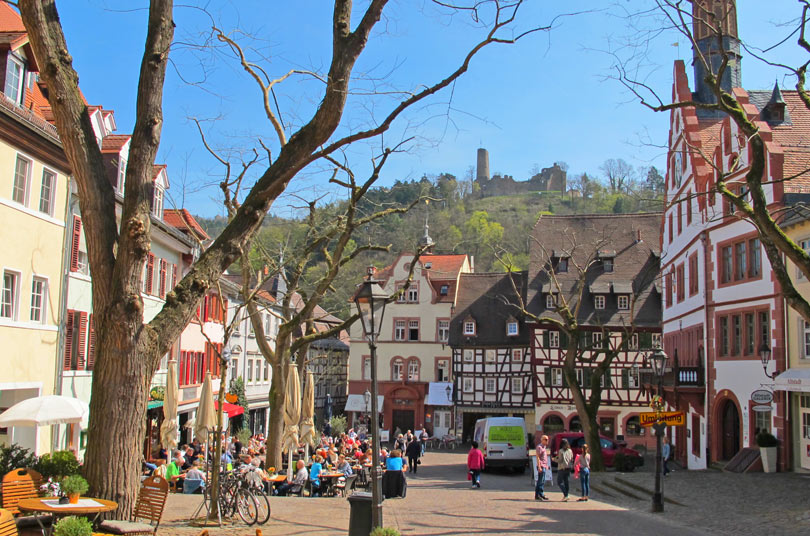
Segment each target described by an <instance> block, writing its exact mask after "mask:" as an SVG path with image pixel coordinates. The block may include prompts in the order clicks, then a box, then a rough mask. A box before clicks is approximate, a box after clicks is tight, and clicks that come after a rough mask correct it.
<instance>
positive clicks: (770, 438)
mask: <svg viewBox="0 0 810 536" xmlns="http://www.w3.org/2000/svg"><path fill="white" fill-rule="evenodd" d="M757 446H758V447H759V455H760V457H761V458H762V470H763V471H765V472H766V473H775V472H776V447H778V446H779V440H778V439H776V437H774V435H773V434H771V433H770V432H765V431H763V432H760V433H759V434H757Z"/></svg>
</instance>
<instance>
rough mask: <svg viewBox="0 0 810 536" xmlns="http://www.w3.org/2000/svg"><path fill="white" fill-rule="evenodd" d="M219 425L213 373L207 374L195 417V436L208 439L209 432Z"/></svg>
mask: <svg viewBox="0 0 810 536" xmlns="http://www.w3.org/2000/svg"><path fill="white" fill-rule="evenodd" d="M216 427H217V412H216V411H215V410H214V389H213V388H212V387H211V373H210V372H207V373H206V374H205V380H203V386H202V391H200V406H199V407H198V408H197V416H196V417H195V418H194V436H195V437H196V438H197V439H199V438H200V437H203V438H204V441H208V433H209V432H210V431H211V430H213V429H214V428H216Z"/></svg>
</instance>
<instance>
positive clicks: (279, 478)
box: [267, 475, 287, 488]
mask: <svg viewBox="0 0 810 536" xmlns="http://www.w3.org/2000/svg"><path fill="white" fill-rule="evenodd" d="M286 481H287V475H273V476H270V477H267V482H270V484H272V486H273V488H275V487H276V486H278V485H279V484H281V483H283V482H286Z"/></svg>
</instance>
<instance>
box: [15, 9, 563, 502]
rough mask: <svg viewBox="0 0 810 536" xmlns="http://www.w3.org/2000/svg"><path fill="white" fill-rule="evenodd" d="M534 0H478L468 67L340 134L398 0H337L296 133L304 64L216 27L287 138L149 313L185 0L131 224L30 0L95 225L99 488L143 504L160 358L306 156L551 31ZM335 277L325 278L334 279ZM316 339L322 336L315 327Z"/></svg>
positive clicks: (153, 77)
mask: <svg viewBox="0 0 810 536" xmlns="http://www.w3.org/2000/svg"><path fill="white" fill-rule="evenodd" d="M522 3H523V2H522V1H520V0H516V1H513V2H499V1H493V2H491V3H489V2H483V3H482V2H476V3H474V4H472V7H471V8H468V9H470V13H472V14H473V15H474V17H475V20H477V21H481V20H483V19H482V17H483V16H484V15H485V13H484V11H486V10H489V11H488V12H487V13H486V16H487V17H488V20H491V21H492V22H491V23H490V24H489V25H488V26H487V28H486V30H485V31H484V34H485V35H484V36H483V37H482V38H481V40H480V41H479V42H478V43H476V44H475V45H474V46H473V47H472V48H471V49H470V50H469V52H468V53H467V54H466V55H465V56H464V57H463V58H462V59H461V60H460V62H459V64H458V67H457V68H455V69H454V70H453V71H452V72H450V73H449V74H447V75H446V76H445V77H444V78H442V79H441V80H440V81H438V82H436V83H432V84H425V85H420V86H418V88H417V89H415V90H413V91H410V92H406V93H405V96H404V97H403V98H402V100H401V101H399V102H396V103H394V105H393V106H392V108H390V110H389V111H388V112H387V113H385V114H384V115H383V116H382V118H381V119H380V120H379V121H378V122H375V123H374V124H373V125H372V126H371V127H368V128H366V129H365V130H352V131H350V132H349V133H346V134H341V135H339V136H335V132H336V131H337V129H338V127H339V126H340V125H341V121H342V119H343V113H344V108H345V105H346V100H347V96H348V95H349V93H350V91H351V85H350V81H351V80H352V73H353V70H354V67H355V63H356V61H357V60H358V58H359V57H360V55H361V54H362V53H363V51H364V50H365V48H366V45H367V44H368V41H369V38H370V37H371V34H372V30H373V29H374V28H375V25H376V24H377V22H378V21H379V20H380V19H381V17H382V16H383V11H384V8H385V6H386V4H387V1H386V0H371V1H370V2H368V3H367V4H364V7H363V8H362V9H358V10H355V9H353V4H352V2H351V0H336V1H335V2H334V11H333V23H332V29H331V34H332V35H331V44H332V55H331V60H330V62H329V65H328V70H327V72H326V73H325V75H323V76H322V77H321V78H322V80H323V93H322V97H321V99H320V103H319V106H318V107H317V109H316V110H315V111H314V112H313V114H312V116H311V118H309V119H308V120H305V121H303V122H302V123H301V125H302V126H300V128H298V129H297V130H296V131H295V132H292V131H290V130H288V129H287V128H285V127H284V125H283V123H282V122H281V121H280V118H279V117H280V116H279V115H278V114H277V113H276V111H274V109H273V106H271V105H270V100H271V99H270V97H271V96H272V90H273V88H274V87H275V86H276V85H278V84H279V83H281V82H282V81H283V80H285V79H287V78H288V77H289V76H290V75H292V73H290V75H287V76H282V77H279V78H272V77H270V76H268V75H267V71H265V70H263V69H262V68H261V67H259V66H257V65H256V64H254V63H253V62H252V61H251V60H250V59H248V58H247V57H246V55H245V54H243V53H241V52H240V49H239V47H238V46H235V45H236V44H235V43H234V42H233V41H231V40H230V38H229V37H228V35H227V34H226V33H225V32H223V31H220V30H217V29H215V30H214V31H215V35H216V38H217V39H219V40H220V41H221V42H222V43H224V44H227V45H228V46H229V47H230V48H231V50H232V51H233V53H234V54H235V55H236V57H237V60H238V61H239V62H240V64H241V66H242V67H243V69H244V70H245V71H246V72H247V73H248V74H249V75H250V76H251V77H252V78H253V79H254V80H255V82H256V84H257V86H258V88H259V91H260V94H261V95H262V99H263V102H264V104H265V106H264V110H265V113H266V116H267V119H268V121H269V122H270V124H271V125H272V126H273V128H274V131H275V133H276V136H277V138H278V146H279V147H280V148H279V149H278V151H277V154H276V155H275V158H274V159H271V160H270V161H269V162H268V163H267V166H266V169H265V170H264V171H263V172H262V173H261V175H260V176H259V178H258V180H257V181H256V183H255V185H254V186H253V187H252V188H251V189H250V191H249V192H248V193H247V195H246V197H245V198H244V200H243V202H242V203H241V204H240V206H239V208H238V209H237V211H236V213H235V214H234V215H233V217H232V218H231V220H230V222H229V224H228V225H227V227H226V228H225V229H224V230H223V232H222V233H221V234H220V235H219V237H217V239H216V240H215V241H214V242H213V244H211V246H210V247H209V248H208V249H206V250H205V252H204V253H203V254H202V255H201V256H200V258H199V259H198V260H197V261H196V262H195V263H194V264H193V265H192V266H191V268H190V270H189V271H188V273H187V274H186V275H185V276H184V277H183V279H182V280H181V281H180V282H179V283H178V284H177V286H176V287H175V288H174V289H172V290H171V292H169V293H168V294H167V297H166V303H165V305H164V307H163V308H162V310H161V311H160V312H159V313H158V314H157V315H156V316H155V317H154V319H153V320H152V321H150V322H149V323H145V322H144V317H143V301H142V298H141V295H140V292H139V287H140V279H141V266H142V263H143V261H144V259H145V257H146V255H147V254H148V252H149V250H150V244H151V218H150V192H151V188H150V186H151V173H152V166H153V164H154V161H155V155H156V153H157V149H158V146H159V144H160V137H161V129H162V123H163V114H162V99H163V83H164V79H165V74H166V67H167V65H168V62H169V52H170V50H171V45H172V40H173V37H174V27H175V25H174V22H173V20H172V17H173V2H172V0H152V1H151V2H150V7H149V17H148V27H147V35H146V44H145V47H144V53H143V59H142V62H141V69H140V78H139V82H138V91H137V113H136V120H135V126H134V130H133V134H132V142H131V148H130V153H129V160H128V165H127V170H126V178H125V180H126V186H125V193H124V200H123V206H122V209H121V212H120V222H119V220H118V218H117V217H116V200H115V195H114V192H113V189H112V187H111V185H110V183H109V181H108V180H107V177H106V174H105V169H104V165H103V160H102V157H101V151H100V148H99V145H98V141H97V140H96V138H95V133H94V130H93V127H92V124H91V122H90V118H89V115H88V110H87V105H86V103H85V101H84V99H83V97H82V94H81V92H80V91H79V87H78V79H79V76H78V74H77V73H76V71H75V70H74V69H73V66H72V58H71V56H70V53H69V49H68V46H67V43H66V40H65V37H64V32H63V29H62V26H61V24H60V21H59V15H58V13H57V9H56V4H55V0H20V1H19V2H18V6H19V9H20V12H21V15H22V18H23V22H24V24H25V27H26V30H27V32H28V36H29V39H30V42H31V46H32V49H33V52H34V55H35V56H36V58H37V63H38V65H39V66H40V74H41V78H42V80H43V81H44V82H45V84H46V85H47V87H48V93H49V95H50V105H51V107H52V110H53V114H54V118H55V122H56V125H57V129H58V131H59V135H60V138H61V140H62V143H63V146H64V150H65V153H66V155H67V158H68V161H69V162H70V165H71V168H72V169H71V171H72V174H73V177H74V178H75V180H76V185H77V190H78V195H79V200H80V208H81V212H82V217H83V222H84V225H85V229H86V234H85V236H86V237H87V247H88V257H89V264H90V269H91V272H92V274H93V282H92V288H93V310H94V315H95V329H96V334H97V340H98V343H97V353H96V363H95V370H94V373H93V386H92V395H91V403H90V406H91V416H90V425H89V438H90V439H89V443H88V448H87V456H86V460H87V461H86V462H85V465H84V471H85V475H86V476H87V478H88V480H89V481H90V484H91V489H92V492H93V493H94V494H95V495H96V496H98V497H103V498H106V499H113V500H115V501H117V502H118V504H119V511H118V513H119V514H123V515H126V514H127V513H128V512H130V511H131V509H132V507H133V504H134V499H135V496H136V490H137V486H138V485H139V483H140V479H139V475H140V471H139V467H138V463H137V457H136V456H134V455H133V453H135V452H138V451H139V450H140V448H141V445H142V443H143V437H144V433H145V427H144V426H132V423H138V422H142V421H143V415H144V412H145V409H146V400H147V392H148V387H149V382H150V380H151V378H152V376H153V375H154V372H155V370H156V368H157V366H158V364H159V362H160V357H161V356H162V355H163V354H165V353H166V352H167V351H168V350H169V348H170V347H171V345H172V343H173V342H174V341H175V340H176V339H177V337H178V336H179V335H180V333H181V332H182V330H183V328H184V326H185V325H186V324H187V323H188V322H189V320H191V318H192V317H193V315H194V312H195V309H196V306H197V304H198V302H199V301H200V299H201V297H202V296H203V295H204V294H205V293H206V292H207V291H208V289H209V288H211V286H212V285H213V284H214V282H215V281H216V280H217V279H218V278H219V277H220V275H221V274H222V272H223V271H224V270H225V269H226V268H227V267H228V266H230V265H231V264H232V263H233V262H234V261H236V260H238V259H239V258H240V257H241V256H242V255H244V254H245V251H247V249H248V246H249V244H250V242H251V239H252V237H253V236H254V235H255V234H256V232H257V231H258V229H259V227H260V226H261V223H262V221H263V219H264V216H265V215H266V214H267V211H268V210H269V208H270V207H271V205H272V203H273V201H274V200H275V199H276V198H277V197H278V196H279V195H281V194H282V193H283V192H284V191H285V189H286V188H287V186H288V185H289V183H290V181H291V180H292V179H293V178H294V177H295V176H296V175H297V174H298V173H299V172H300V171H301V170H303V169H304V168H305V167H306V166H308V165H310V164H312V163H314V162H316V161H319V160H320V159H323V158H325V157H329V156H330V155H333V154H335V152H336V151H339V150H340V149H343V148H345V147H347V146H349V145H350V144H352V143H354V142H358V141H362V140H368V139H370V138H373V137H376V136H380V135H382V134H383V133H385V132H386V131H387V130H388V129H389V128H390V127H391V125H392V124H393V123H394V121H395V120H396V119H397V118H398V117H400V116H401V115H402V113H403V112H404V111H405V110H407V109H409V108H410V107H412V106H414V105H415V104H417V103H420V102H422V101H424V100H425V99H427V98H429V97H431V96H432V95H434V94H436V93H437V92H439V91H441V90H442V89H444V88H447V87H448V86H451V85H452V84H453V83H454V82H455V81H456V80H457V79H458V78H459V77H460V76H462V75H463V74H464V73H465V72H466V71H467V70H468V68H469V66H470V62H471V61H472V59H473V58H474V57H475V55H476V54H477V53H479V52H480V51H481V50H482V49H484V48H486V47H488V46H489V45H492V44H505V43H515V42H516V41H518V40H520V39H521V38H523V37H525V36H527V35H530V34H531V33H533V32H536V31H539V30H542V29H548V27H544V28H540V27H535V28H531V29H529V30H526V31H522V32H516V33H513V32H511V29H512V27H513V23H514V22H515V20H516V17H517V14H518V11H519V8H520V6H521V4H522ZM453 8H454V6H448V7H446V9H453ZM353 22H354V24H353ZM327 284H328V283H327V282H326V281H324V285H327ZM310 312H311V308H309V307H305V308H304V310H303V311H302V312H300V313H298V316H299V317H302V318H304V317H307V315H308V314H309V313H310ZM296 324H298V322H296ZM304 339H305V340H310V339H309V335H306V336H305V337H304ZM302 344H303V342H302ZM280 376H283V375H280ZM122 452H123V453H125V455H124V456H121V453H122ZM112 459H118V460H120V462H121V463H120V465H119V466H118V467H117V468H116V470H115V471H110V470H109V460H112ZM113 515H114V514H113Z"/></svg>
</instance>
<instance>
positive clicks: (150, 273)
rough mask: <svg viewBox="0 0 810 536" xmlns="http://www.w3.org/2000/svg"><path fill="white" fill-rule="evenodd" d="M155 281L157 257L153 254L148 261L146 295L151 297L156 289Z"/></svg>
mask: <svg viewBox="0 0 810 536" xmlns="http://www.w3.org/2000/svg"><path fill="white" fill-rule="evenodd" d="M154 281H155V256H154V255H152V254H151V253H150V254H149V257H148V258H147V261H146V287H145V289H146V293H147V294H149V295H151V294H152V292H153V290H154V287H153V283H154Z"/></svg>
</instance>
